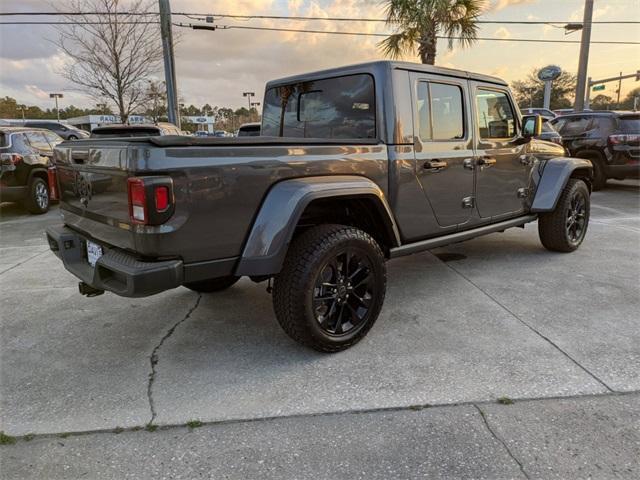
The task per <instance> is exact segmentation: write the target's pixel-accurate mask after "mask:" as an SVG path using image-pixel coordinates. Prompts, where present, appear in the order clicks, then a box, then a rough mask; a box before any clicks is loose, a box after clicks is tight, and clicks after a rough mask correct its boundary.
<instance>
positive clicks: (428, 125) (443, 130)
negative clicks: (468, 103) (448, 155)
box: [417, 82, 464, 141]
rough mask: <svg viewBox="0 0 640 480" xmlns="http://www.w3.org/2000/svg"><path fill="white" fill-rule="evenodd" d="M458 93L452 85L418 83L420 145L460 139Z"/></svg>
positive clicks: (461, 122)
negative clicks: (421, 143)
mask: <svg viewBox="0 0 640 480" xmlns="http://www.w3.org/2000/svg"><path fill="white" fill-rule="evenodd" d="M462 101H463V100H462V90H461V89H460V87H458V86H456V85H448V84H444V83H435V82H430V83H427V82H419V83H418V98H417V103H418V105H417V114H418V128H419V130H418V131H419V136H420V139H421V140H423V141H429V140H436V141H437V140H440V141H442V140H445V141H446V140H459V139H462V138H464V108H463V106H462V105H463V104H462Z"/></svg>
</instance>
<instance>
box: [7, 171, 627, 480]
mask: <svg viewBox="0 0 640 480" xmlns="http://www.w3.org/2000/svg"><path fill="white" fill-rule="evenodd" d="M592 201H593V205H592V220H591V223H590V226H589V231H588V234H587V239H586V240H585V243H584V244H583V246H582V247H581V248H580V249H579V250H578V251H577V252H574V253H572V254H554V253H550V252H547V251H546V250H544V249H543V248H542V247H541V245H540V243H539V240H538V236H537V226H536V225H535V224H533V225H528V226H527V227H526V228H525V229H512V230H508V231H507V232H505V233H501V234H493V235H490V236H486V237H483V238H479V239H476V240H472V241H469V242H466V243H462V244H457V245H454V246H449V247H445V248H441V249H437V250H433V251H432V252H427V253H423V254H419V255H414V256H411V257H406V258H402V259H398V260H395V261H393V262H390V263H389V265H388V269H389V282H388V285H389V286H388V292H387V299H386V303H385V306H384V308H383V311H382V313H381V315H380V318H379V320H378V322H377V324H376V325H375V327H374V328H373V329H372V330H371V332H370V333H369V335H368V336H367V337H366V338H365V339H364V340H363V341H362V342H361V343H360V344H358V345H356V346H355V347H353V348H352V349H350V350H348V351H346V352H343V353H340V354H335V355H321V354H318V353H315V352H312V351H309V350H307V349H305V348H303V347H300V346H298V345H297V344H295V343H294V342H292V341H291V340H289V339H288V337H286V336H285V334H284V333H283V332H282V331H281V330H280V329H279V327H278V325H277V323H276V321H275V318H274V316H273V313H272V309H271V302H270V297H269V295H268V294H267V293H266V292H265V286H264V284H260V285H256V284H253V283H252V282H250V281H249V280H244V279H243V280H241V281H240V282H239V283H238V284H236V285H235V286H233V287H232V288H230V289H229V290H228V291H225V292H222V293H218V294H205V295H198V294H196V293H194V292H191V291H189V290H187V289H184V288H179V289H176V290H173V291H170V292H165V293H163V294H161V295H157V296H154V297H150V298H145V299H123V298H120V297H116V296H114V295H111V294H105V295H103V296H100V297H96V298H91V299H87V298H84V297H82V296H80V295H79V294H78V293H77V280H76V279H75V278H74V277H73V276H72V275H70V274H69V273H67V272H66V271H65V270H64V269H63V268H62V266H61V264H60V262H59V261H58V260H57V258H56V257H55V256H54V255H53V254H51V253H50V252H49V251H48V247H47V245H46V243H45V239H44V236H43V233H42V231H43V228H44V227H45V226H46V225H48V224H53V223H57V222H58V215H57V212H56V211H52V212H50V213H49V214H47V215H45V216H40V217H36V216H28V215H26V214H24V212H22V210H20V209H19V208H18V207H16V206H13V205H8V204H2V205H0V215H1V217H2V218H1V220H0V312H1V330H0V332H1V336H2V338H1V343H0V348H1V360H2V363H1V372H0V373H1V375H0V422H1V423H0V430H2V431H4V432H5V433H6V434H9V435H11V436H14V437H17V441H16V443H15V444H13V445H3V446H0V459H1V461H2V464H1V465H0V466H1V470H0V472H1V475H2V477H3V478H78V477H82V478H128V477H130V478H141V477H149V478H194V477H197V478H200V477H203V478H209V477H211V478H414V477H423V476H424V477H429V478H568V477H571V478H587V477H592V478H634V479H635V478H639V477H640V460H639V459H640V320H639V318H640V316H639V315H638V312H640V295H639V293H640V253H639V247H640V182H638V181H626V182H610V186H609V188H608V189H607V190H605V191H603V192H596V193H594V195H593V197H592ZM500 397H508V398H510V399H512V400H513V401H514V404H513V405H501V404H498V403H496V400H497V399H498V398H500ZM189 421H197V422H202V423H203V426H201V427H199V428H187V427H185V424H186V423H187V422H189ZM149 422H152V424H153V425H158V426H159V427H160V428H159V429H158V430H156V431H154V432H148V431H144V430H141V431H138V429H140V428H144V427H145V425H147V424H148V423H149ZM198 424H199V423H198ZM194 425H195V424H192V426H194ZM121 429H124V431H123V432H121V433H119V434H116V433H114V431H115V432H120V430H121ZM31 435H34V436H35V437H34V438H33V439H31ZM30 439H31V440H30Z"/></svg>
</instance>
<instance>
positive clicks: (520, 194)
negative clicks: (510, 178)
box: [517, 188, 529, 198]
mask: <svg viewBox="0 0 640 480" xmlns="http://www.w3.org/2000/svg"><path fill="white" fill-rule="evenodd" d="M517 195H518V198H527V197H528V196H529V189H528V188H519V189H518V193H517Z"/></svg>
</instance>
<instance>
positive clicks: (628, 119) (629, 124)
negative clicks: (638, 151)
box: [619, 115, 640, 134]
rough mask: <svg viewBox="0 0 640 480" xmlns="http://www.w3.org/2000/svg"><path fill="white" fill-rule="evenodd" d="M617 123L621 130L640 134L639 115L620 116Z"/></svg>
mask: <svg viewBox="0 0 640 480" xmlns="http://www.w3.org/2000/svg"><path fill="white" fill-rule="evenodd" d="M619 123H620V130H621V131H623V132H625V133H637V134H640V115H633V116H625V117H620V119H619Z"/></svg>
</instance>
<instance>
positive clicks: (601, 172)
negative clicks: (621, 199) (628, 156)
mask: <svg viewBox="0 0 640 480" xmlns="http://www.w3.org/2000/svg"><path fill="white" fill-rule="evenodd" d="M587 159H588V160H591V164H592V165H593V185H592V188H593V191H594V192H595V191H598V190H602V189H603V188H604V187H606V185H607V173H606V171H605V165H604V160H602V158H601V157H600V156H599V155H592V156H588V157H587Z"/></svg>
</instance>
